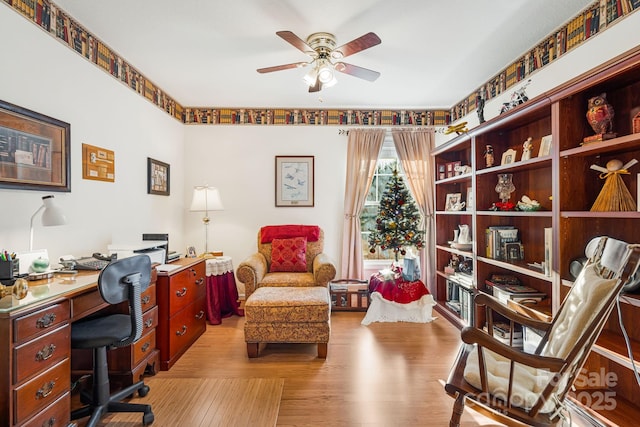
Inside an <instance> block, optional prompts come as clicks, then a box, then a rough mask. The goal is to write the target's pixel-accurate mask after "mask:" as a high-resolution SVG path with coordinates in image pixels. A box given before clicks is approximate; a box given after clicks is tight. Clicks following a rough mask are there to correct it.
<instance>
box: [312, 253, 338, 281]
mask: <svg viewBox="0 0 640 427" xmlns="http://www.w3.org/2000/svg"><path fill="white" fill-rule="evenodd" d="M335 277H336V266H335V265H334V264H333V262H332V261H331V259H330V258H329V257H328V256H327V255H326V254H324V253H319V254H318V255H316V257H315V258H314V259H313V278H314V280H315V282H316V284H317V285H322V286H327V285H328V284H329V282H330V281H332V280H333V279H335Z"/></svg>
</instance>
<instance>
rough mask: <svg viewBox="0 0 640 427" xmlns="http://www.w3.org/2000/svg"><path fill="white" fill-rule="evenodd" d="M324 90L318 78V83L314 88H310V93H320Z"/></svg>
mask: <svg viewBox="0 0 640 427" xmlns="http://www.w3.org/2000/svg"><path fill="white" fill-rule="evenodd" d="M321 89H322V82H320V79H319V78H316V83H315V84H314V85H313V86H309V93H313V92H320V90H321Z"/></svg>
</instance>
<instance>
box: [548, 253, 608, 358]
mask: <svg viewBox="0 0 640 427" xmlns="http://www.w3.org/2000/svg"><path fill="white" fill-rule="evenodd" d="M617 283H618V279H603V278H601V277H600V276H598V274H597V273H596V266H595V264H588V265H586V266H585V267H584V268H583V269H582V271H581V272H580V274H579V275H578V278H577V279H576V281H575V282H574V283H573V286H572V287H571V292H570V293H569V295H567V298H566V299H565V301H564V303H563V305H562V310H561V312H560V313H558V317H557V318H556V320H555V321H554V323H553V328H552V329H551V331H550V332H549V340H548V342H547V345H546V346H545V347H544V349H543V350H542V355H543V356H552V357H559V358H561V359H565V358H566V357H567V356H568V355H569V353H570V352H571V350H573V348H574V347H575V345H576V344H577V342H578V340H579V339H580V337H581V335H582V332H583V330H584V325H589V324H591V323H592V322H593V321H594V319H593V317H594V316H595V315H596V313H598V312H599V311H600V310H601V309H602V306H603V305H604V303H605V302H606V301H607V300H608V299H609V298H610V297H611V295H612V293H613V292H615V290H616V285H617Z"/></svg>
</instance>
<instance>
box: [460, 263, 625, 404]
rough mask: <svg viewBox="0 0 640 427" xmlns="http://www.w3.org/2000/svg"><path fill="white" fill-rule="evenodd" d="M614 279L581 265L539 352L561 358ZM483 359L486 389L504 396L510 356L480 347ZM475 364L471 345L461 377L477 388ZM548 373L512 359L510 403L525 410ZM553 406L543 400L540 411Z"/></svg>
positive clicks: (475, 353) (608, 292) (475, 354)
mask: <svg viewBox="0 0 640 427" xmlns="http://www.w3.org/2000/svg"><path fill="white" fill-rule="evenodd" d="M617 282H618V280H617V279H603V278H601V277H600V276H598V274H597V273H596V267H595V265H594V264H589V265H587V266H585V268H583V270H582V272H581V273H580V275H579V276H578V278H577V279H576V281H575V283H574V284H573V286H572V289H571V292H570V293H569V295H568V296H567V298H566V300H565V302H564V303H563V307H562V310H561V312H560V313H559V314H558V317H557V318H556V320H555V321H554V325H553V328H552V329H551V331H550V333H549V340H548V342H547V345H546V346H545V348H544V349H543V351H542V355H543V356H549V357H558V358H561V359H565V358H566V357H567V356H568V355H569V353H570V352H571V350H573V348H574V347H575V345H576V344H577V342H578V340H579V339H580V337H581V335H582V332H583V331H584V329H583V328H584V325H587V324H589V323H591V322H593V321H594V319H593V317H594V316H595V314H596V313H598V312H599V311H600V309H601V308H602V305H603V304H604V303H605V301H606V300H608V299H609V298H610V297H611V295H612V293H613V292H615V290H616V284H617ZM585 350H588V349H585ZM484 359H485V364H486V366H487V383H488V389H489V392H490V393H491V394H492V395H494V396H498V397H501V398H502V399H503V400H506V396H507V391H508V387H509V370H510V363H511V360H510V359H507V358H506V357H502V356H500V355H498V354H496V353H494V352H492V351H489V350H487V349H485V350H484ZM478 366H479V359H478V347H475V348H474V349H473V350H472V351H471V352H470V353H469V356H468V357H467V364H466V366H465V370H464V379H465V380H467V382H469V384H471V385H472V386H474V387H476V388H478V389H481V382H480V371H479V369H478ZM552 377H553V374H552V373H551V372H549V371H545V370H542V369H535V368H530V367H528V366H524V365H522V364H519V363H516V365H515V368H514V378H513V390H512V396H511V403H512V405H514V406H518V407H521V408H524V409H527V410H528V409H531V408H532V407H533V405H534V404H535V402H536V400H537V399H538V397H539V396H540V393H541V392H542V391H543V389H544V387H545V386H546V385H547V384H548V382H549V380H551V379H552ZM565 381H566V378H563V379H562V380H560V381H559V383H560V384H559V388H560V389H562V388H563V384H566V382H565ZM554 408H555V403H554V402H553V401H547V402H545V404H544V405H543V407H542V409H541V411H540V412H542V413H548V412H551V411H552V410H554Z"/></svg>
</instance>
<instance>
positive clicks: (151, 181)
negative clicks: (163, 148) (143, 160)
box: [147, 157, 171, 196]
mask: <svg viewBox="0 0 640 427" xmlns="http://www.w3.org/2000/svg"><path fill="white" fill-rule="evenodd" d="M169 172H170V171H169V164H168V163H164V162H161V161H159V160H155V159H152V158H150V157H147V193H148V194H158V195H160V196H168V195H169V192H170V188H169V184H170V183H171V181H170V179H169V178H170V175H169Z"/></svg>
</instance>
